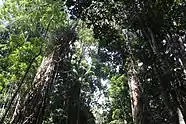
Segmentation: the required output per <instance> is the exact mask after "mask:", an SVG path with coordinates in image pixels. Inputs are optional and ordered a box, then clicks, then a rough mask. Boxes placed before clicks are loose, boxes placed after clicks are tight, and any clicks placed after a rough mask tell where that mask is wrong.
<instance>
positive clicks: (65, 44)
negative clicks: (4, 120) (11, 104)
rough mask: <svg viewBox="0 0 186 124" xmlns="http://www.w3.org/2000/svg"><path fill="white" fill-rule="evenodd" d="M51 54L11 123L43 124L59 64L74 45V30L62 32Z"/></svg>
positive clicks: (23, 98) (41, 67) (44, 59)
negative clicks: (71, 45)
mask: <svg viewBox="0 0 186 124" xmlns="http://www.w3.org/2000/svg"><path fill="white" fill-rule="evenodd" d="M60 33H61V36H60V37H57V41H55V42H54V43H55V44H54V47H53V48H52V50H50V51H51V53H50V54H48V55H47V56H46V57H44V58H43V61H42V63H41V66H40V68H39V69H38V72H37V74H36V76H35V79H34V82H33V84H34V86H33V88H32V89H28V90H27V92H26V93H25V95H24V96H21V100H20V101H19V103H20V104H19V105H17V106H18V107H16V110H15V113H16V114H14V116H13V118H12V120H11V122H10V123H12V124H41V123H42V121H43V116H44V112H45V107H46V104H47V103H48V101H49V100H48V95H49V92H50V91H51V89H52V86H53V84H54V82H55V78H56V74H57V72H58V66H60V65H59V64H63V62H62V61H63V58H64V57H65V56H66V55H67V54H68V52H69V48H70V44H72V43H73V41H74V38H75V32H74V31H72V30H69V31H65V32H60ZM50 49H51V48H50Z"/></svg>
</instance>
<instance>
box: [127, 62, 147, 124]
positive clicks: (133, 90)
mask: <svg viewBox="0 0 186 124" xmlns="http://www.w3.org/2000/svg"><path fill="white" fill-rule="evenodd" d="M128 85H129V89H130V97H131V108H132V116H133V122H134V123H135V124H145V117H144V104H143V101H142V96H141V95H142V93H141V89H140V83H139V78H138V76H137V70H136V67H135V64H134V61H133V60H132V59H131V61H130V68H129V72H128Z"/></svg>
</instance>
